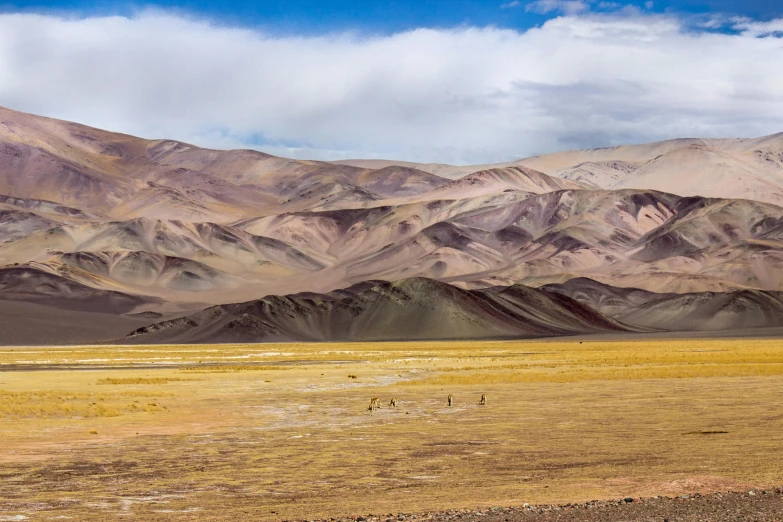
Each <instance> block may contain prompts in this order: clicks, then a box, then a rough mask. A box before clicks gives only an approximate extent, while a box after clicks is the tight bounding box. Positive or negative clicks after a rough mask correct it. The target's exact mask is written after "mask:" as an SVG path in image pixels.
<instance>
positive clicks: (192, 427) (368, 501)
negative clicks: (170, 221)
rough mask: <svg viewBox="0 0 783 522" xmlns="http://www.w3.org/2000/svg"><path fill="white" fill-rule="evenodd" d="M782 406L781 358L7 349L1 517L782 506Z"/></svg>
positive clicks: (532, 350)
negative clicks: (691, 495) (681, 502)
mask: <svg viewBox="0 0 783 522" xmlns="http://www.w3.org/2000/svg"><path fill="white" fill-rule="evenodd" d="M134 366H138V368H135V367H134ZM282 369H285V370H286V371H279V370H282ZM354 376H355V378H354ZM482 393H486V394H487V396H488V403H487V405H486V406H479V404H478V401H479V398H480V396H481V394H482ZM449 394H452V395H453V396H454V406H452V407H448V406H446V396H447V395H449ZM371 397H381V399H382V406H383V407H382V408H381V409H380V410H379V411H377V412H375V413H371V412H369V411H367V404H368V401H369V399H370V398H371ZM391 397H397V398H398V400H399V408H397V409H390V408H388V407H387V404H388V402H389V399H390V398H391ZM782 398H783V341H778V340H762V339H756V340H698V339H688V340H655V341H651V340H647V341H584V342H582V343H580V342H579V341H552V342H541V341H517V342H501V341H497V342H459V343H443V342H421V343H323V344H278V345H239V344H237V345H220V346H216V345H203V346H192V345H190V346H110V347H108V346H100V347H95V346H83V347H55V348H52V347H41V348H38V347H19V348H0V476H2V477H3V478H4V480H3V481H0V514H2V515H4V516H5V515H7V516H17V515H22V516H26V517H31V518H36V517H39V518H40V517H43V518H46V517H57V516H63V517H72V518H74V519H78V520H105V519H107V518H114V517H116V516H118V515H128V516H134V517H137V518H138V519H142V520H231V519H237V517H239V518H244V519H253V520H279V519H286V518H287V519H291V518H316V517H325V516H344V515H349V514H368V513H376V514H378V513H390V512H393V513H396V512H398V511H403V510H404V511H412V510H414V511H415V510H426V509H441V508H447V507H478V506H487V505H503V504H508V505H514V504H522V503H524V502H567V501H579V500H586V499H592V498H616V497H624V496H637V495H657V494H677V493H682V492H685V491H690V492H694V491H701V492H707V491H715V490H726V489H737V488H745V487H750V486H767V485H780V484H783V452H780V451H779V448H780V447H781V444H783V399H782Z"/></svg>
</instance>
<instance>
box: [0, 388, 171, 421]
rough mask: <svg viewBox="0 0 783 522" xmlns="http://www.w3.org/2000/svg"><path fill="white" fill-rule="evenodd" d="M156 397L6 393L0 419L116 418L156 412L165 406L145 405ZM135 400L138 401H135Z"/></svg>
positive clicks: (1, 394)
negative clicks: (131, 414)
mask: <svg viewBox="0 0 783 522" xmlns="http://www.w3.org/2000/svg"><path fill="white" fill-rule="evenodd" d="M161 396H163V394H160V393H147V394H144V395H143V396H139V395H138V394H124V393H83V392H76V393H74V392H57V391H27V392H8V391H3V390H0V418H9V417H14V418H21V419H25V418H27V419H30V418H47V419H52V418H62V419H68V418H92V417H119V416H120V415H123V414H128V413H140V412H157V411H162V410H163V409H165V406H162V405H158V404H157V403H155V402H149V400H151V399H153V398H158V397H161ZM137 397H139V398H137Z"/></svg>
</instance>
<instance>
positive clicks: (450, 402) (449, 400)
mask: <svg viewBox="0 0 783 522" xmlns="http://www.w3.org/2000/svg"><path fill="white" fill-rule="evenodd" d="M447 400H448V403H449V406H451V404H452V403H453V402H454V397H452V396H451V394H449V398H448V399H447Z"/></svg>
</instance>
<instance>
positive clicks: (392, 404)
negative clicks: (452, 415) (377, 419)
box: [367, 393, 487, 412]
mask: <svg viewBox="0 0 783 522" xmlns="http://www.w3.org/2000/svg"><path fill="white" fill-rule="evenodd" d="M446 404H447V405H448V406H451V405H452V404H454V396H453V395H451V394H449V396H448V397H447V398H446ZM486 404H487V394H486V393H482V394H481V399H479V406H485V405H486ZM380 407H381V399H380V398H379V397H373V398H372V399H370V405H369V406H368V407H367V410H368V411H371V412H373V411H375V410H377V409H379V408H380ZM396 407H397V397H392V398H391V400H390V401H389V408H396Z"/></svg>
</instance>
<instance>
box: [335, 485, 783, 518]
mask: <svg viewBox="0 0 783 522" xmlns="http://www.w3.org/2000/svg"><path fill="white" fill-rule="evenodd" d="M328 520H329V522H408V521H412V520H427V521H437V522H441V521H444V522H445V521H460V522H517V521H523V522H549V521H558V522H615V521H616V522H780V521H781V520H783V487H782V488H775V489H769V490H750V491H747V492H743V493H739V492H728V493H711V494H707V495H702V494H701V493H696V494H692V495H680V496H676V497H660V496H658V497H652V498H624V499H620V500H608V501H593V502H585V503H577V504H563V505H525V506H523V507H510V508H503V507H492V508H484V509H480V510H469V509H460V510H451V511H441V512H430V513H420V514H410V513H397V514H393V513H388V514H385V515H367V516H358V517H350V518H342V519H328Z"/></svg>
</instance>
